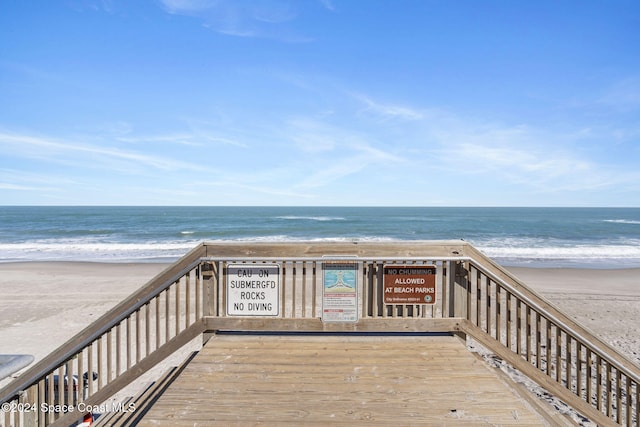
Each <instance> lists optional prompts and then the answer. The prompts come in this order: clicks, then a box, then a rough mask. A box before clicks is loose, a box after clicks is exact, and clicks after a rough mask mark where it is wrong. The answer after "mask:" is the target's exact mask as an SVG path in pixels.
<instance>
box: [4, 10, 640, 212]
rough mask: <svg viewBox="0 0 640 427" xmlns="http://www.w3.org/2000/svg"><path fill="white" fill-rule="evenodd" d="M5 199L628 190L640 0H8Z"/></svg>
mask: <svg viewBox="0 0 640 427" xmlns="http://www.w3.org/2000/svg"><path fill="white" fill-rule="evenodd" d="M0 204H4V205H16V204H18V205H23V204H26V205H356V206H359V205H362V206H369V205H375V206H377V205H380V206H389V205H400V206H442V205H444V206H640V2H638V1H617V0H612V1H568V0H566V1H556V0H554V1H548V0H537V1H515V0H514V1H507V0H502V1H492V0H487V1H477V0H459V1H455V0H446V1H445V0H442V1H436V0H433V1H429V0H420V1H411V0H388V1H374V0H368V1H365V0H306V1H305V0H299V1H294V0H256V1H244V0H157V1H151V0H148V1H144V0H140V1H125V0H103V1H98V0H51V1H45V0H41V1H3V2H1V3H0Z"/></svg>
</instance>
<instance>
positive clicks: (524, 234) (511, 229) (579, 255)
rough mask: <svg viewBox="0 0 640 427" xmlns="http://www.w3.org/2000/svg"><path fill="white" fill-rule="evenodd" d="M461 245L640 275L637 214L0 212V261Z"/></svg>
mask: <svg viewBox="0 0 640 427" xmlns="http://www.w3.org/2000/svg"><path fill="white" fill-rule="evenodd" d="M398 240H401V241H411V240H464V241H467V242H469V243H471V244H472V245H474V246H475V247H476V248H478V249H479V250H481V251H482V252H483V253H485V254H486V255H487V256H489V257H491V258H492V259H494V260H496V261H497V262H498V263H500V264H502V265H505V266H527V267H576V268H635V267H640V208H542V207H541V208H535V207H527V208H522V207H511V208H510V207H285V206H283V207H259V206H254V207H244V206H234V207H220V206H211V207H209V206H191V207H189V206H0V262H17V261H94V262H174V261H175V260H177V259H179V258H180V257H182V256H183V255H184V254H186V253H187V252H188V251H189V250H191V249H193V248H194V247H195V246H196V245H198V244H199V243H201V242H204V241H208V242H256V241H258V242H301V241H310V242H330V241H362V242H385V241H398Z"/></svg>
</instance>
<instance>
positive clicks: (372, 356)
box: [138, 334, 548, 426]
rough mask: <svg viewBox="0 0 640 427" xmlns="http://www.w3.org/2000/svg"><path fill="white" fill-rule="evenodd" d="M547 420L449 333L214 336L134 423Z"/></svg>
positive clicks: (449, 423) (504, 423)
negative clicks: (147, 410) (140, 419)
mask: <svg viewBox="0 0 640 427" xmlns="http://www.w3.org/2000/svg"><path fill="white" fill-rule="evenodd" d="M327 424H331V425H349V426H353V425H360V424H362V425H406V426H409V425H430V426H445V425H446V426H474V425H502V426H507V425H528V426H531V425H547V424H548V423H547V422H546V421H545V420H544V418H543V417H542V416H541V415H540V414H538V413H536V412H535V411H534V410H533V408H532V407H531V406H530V405H529V404H528V403H527V402H526V401H525V400H524V399H523V398H522V397H521V396H519V395H518V394H517V393H516V392H515V391H514V389H512V388H511V387H510V386H509V385H508V384H507V382H505V381H504V379H502V378H500V376H499V375H497V373H496V372H495V371H494V370H492V368H489V367H488V366H487V365H486V364H485V363H484V362H483V361H482V360H480V359H479V358H478V357H476V356H475V355H473V354H472V353H470V352H469V351H468V350H467V349H466V347H465V345H464V344H463V342H462V341H461V340H459V339H458V338H456V337H453V336H450V335H446V336H402V335H400V336H398V335H385V336H375V335H374V336H371V335H369V336H364V335H353V334H352V335H322V334H317V335H217V336H214V337H213V338H212V339H211V340H209V342H208V343H207V344H206V345H205V346H204V347H203V349H202V350H201V351H200V353H199V354H198V355H197V356H196V357H195V358H194V359H193V360H192V361H191V362H190V363H189V364H188V365H187V366H186V368H185V369H184V371H182V373H181V374H180V375H179V376H178V378H177V379H176V380H175V381H174V382H173V383H172V384H171V385H170V386H169V387H168V389H167V390H166V391H165V392H164V393H163V394H162V396H160V398H159V399H158V401H157V402H156V403H155V404H154V405H153V407H152V408H151V409H150V410H149V412H148V413H147V414H146V415H145V416H144V418H143V420H142V421H141V422H140V424H138V425H140V426H196V425H198V426H203V425H207V426H209V425H243V426H245V425H327Z"/></svg>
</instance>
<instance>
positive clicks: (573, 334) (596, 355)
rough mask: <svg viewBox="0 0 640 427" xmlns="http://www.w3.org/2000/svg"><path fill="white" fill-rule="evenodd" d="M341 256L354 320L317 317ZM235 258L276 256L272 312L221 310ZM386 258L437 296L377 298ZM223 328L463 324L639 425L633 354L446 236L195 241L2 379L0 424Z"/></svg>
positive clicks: (624, 421)
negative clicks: (416, 270) (352, 275)
mask: <svg viewBox="0 0 640 427" xmlns="http://www.w3.org/2000/svg"><path fill="white" fill-rule="evenodd" d="M336 260H348V261H349V262H353V263H355V264H356V265H357V266H358V268H357V277H358V279H357V286H358V298H357V304H358V307H357V312H358V316H357V318H358V320H357V321H355V322H323V321H322V318H323V307H322V301H323V283H322V266H323V265H325V263H328V262H332V261H336ZM231 264H233V265H236V264H247V265H250V266H251V265H264V264H268V265H277V266H278V267H279V282H280V283H279V287H280V288H279V296H278V310H277V315H274V316H268V317H266V316H253V315H252V316H244V315H243V316H238V315H230V314H229V313H228V311H229V310H228V308H229V307H228V303H229V298H228V295H227V293H226V291H227V279H228V266H229V265H231ZM393 265H399V266H405V265H409V266H412V267H420V266H435V273H436V274H435V285H436V300H435V303H434V304H385V302H384V295H383V281H384V276H383V266H393ZM224 330H230V331H250V330H257V331H297V332H347V331H354V332H368V331H385V332H427V331H430V332H452V333H457V334H460V335H467V336H468V337H470V338H471V339H474V340H475V341H477V342H478V343H480V344H481V345H483V346H484V347H486V348H487V349H488V350H489V351H490V352H492V353H494V354H496V355H498V356H499V357H500V358H502V359H503V360H505V361H506V362H508V363H509V364H511V365H512V366H514V367H515V368H517V369H518V370H520V371H521V372H522V373H524V374H525V375H527V376H528V377H529V378H531V379H532V380H534V381H535V382H537V383H538V384H539V385H540V386H541V387H543V388H545V389H546V390H548V391H549V392H550V393H551V394H553V395H555V396H556V397H558V398H560V399H561V400H563V401H564V402H565V403H567V404H568V405H570V406H572V407H573V408H574V409H575V410H576V411H578V412H579V413H581V414H583V415H584V416H585V417H587V418H589V419H591V420H593V421H595V422H597V423H598V424H600V425H609V424H611V425H627V426H638V419H639V413H638V411H639V404H638V402H639V400H640V396H639V393H640V387H639V383H640V375H639V372H640V369H639V368H638V366H636V365H634V364H633V363H631V362H629V361H628V360H627V359H625V358H624V357H623V356H621V355H620V354H619V353H618V352H617V351H616V350H615V349H613V348H612V347H611V346H609V345H608V344H606V343H604V342H602V341H601V340H600V339H598V338H597V337H596V336H595V335H594V334H592V333H590V332H589V331H587V330H586V329H584V328H583V327H581V326H580V325H578V324H577V323H576V322H574V321H573V320H572V319H570V318H568V317H567V316H565V315H564V314H562V313H561V312H560V311H559V310H557V309H556V308H555V307H554V306H553V305H552V304H550V303H549V302H547V301H546V300H545V299H543V298H542V297H540V296H539V295H537V294H535V293H534V292H533V291H531V290H530V289H529V288H528V287H526V286H525V285H524V284H522V283H521V282H520V281H518V280H517V278H515V277H513V276H512V275H510V274H509V273H508V272H507V271H506V270H504V269H502V268H501V267H500V266H498V265H497V264H495V263H494V262H492V261H491V260H490V259H488V258H486V257H485V256H484V255H482V254H481V253H480V252H478V251H477V250H475V249H474V248H473V247H472V246H470V245H468V244H466V243H464V242H459V241H455V242H395V243H343V244H329V243H326V244H306V243H300V244H264V243H263V244H259V243H258V244H256V243H252V244H202V245H200V246H198V247H197V248H195V249H194V250H193V251H191V252H190V253H189V254H187V255H186V256H185V257H183V258H182V259H181V260H179V261H178V262H177V263H176V264H174V265H173V266H172V267H170V268H169V269H167V270H165V271H164V272H163V273H161V274H160V275H158V276H157V277H155V278H154V279H152V280H151V281H150V282H149V283H147V284H146V285H145V286H143V287H142V288H141V289H140V290H139V291H137V292H136V293H135V294H133V295H132V296H131V297H129V298H128V299H126V300H125V301H123V302H122V303H120V304H119V305H117V306H116V307H114V308H113V309H112V310H111V311H109V312H108V313H107V314H105V315H104V316H102V317H101V318H100V319H98V320H97V321H96V322H94V323H93V324H92V325H90V326H89V327H88V328H87V329H85V330H84V331H82V332H81V333H79V334H78V335H77V336H75V337H74V338H72V339H71V340H70V341H69V342H67V343H65V344H64V345H63V346H62V347H60V348H59V349H57V350H56V351H55V352H53V353H52V354H51V355H49V356H47V357H46V358H44V359H43V360H41V361H40V362H38V363H37V364H36V365H34V366H33V367H31V368H30V369H28V370H27V371H25V372H24V373H23V374H22V375H21V376H20V377H19V378H17V379H16V380H15V381H14V382H12V383H10V384H9V385H7V386H6V387H5V388H3V389H2V390H0V403H2V404H3V406H2V409H3V410H2V412H0V427H9V426H12V427H14V426H15V427H18V426H31V425H37V426H44V425H59V426H68V425H70V424H72V423H73V422H75V421H76V420H77V419H78V418H81V417H82V415H83V412H84V411H85V410H92V409H105V408H104V406H101V405H104V402H106V401H108V399H110V398H111V397H112V396H113V395H114V394H115V393H116V392H118V391H119V390H121V389H122V388H123V387H125V386H126V385H128V384H129V383H131V382H132V381H133V380H134V379H136V378H138V377H139V376H140V375H142V374H143V373H144V372H146V371H148V370H149V369H151V368H152V367H153V366H155V365H156V364H158V363H159V362H161V361H162V360H164V359H166V358H167V357H168V356H170V355H171V354H173V353H174V352H176V351H177V350H179V349H180V348H181V347H183V346H184V345H186V344H187V343H189V342H192V341H193V340H194V339H195V338H197V337H200V336H204V340H206V338H207V336H208V334H212V333H216V332H218V331H224ZM64 409H73V410H74V412H68V411H67V412H65V411H64ZM106 410H107V411H108V410H126V407H125V408H121V407H112V408H106ZM94 412H101V411H99V410H98V411H94ZM102 412H104V411H102Z"/></svg>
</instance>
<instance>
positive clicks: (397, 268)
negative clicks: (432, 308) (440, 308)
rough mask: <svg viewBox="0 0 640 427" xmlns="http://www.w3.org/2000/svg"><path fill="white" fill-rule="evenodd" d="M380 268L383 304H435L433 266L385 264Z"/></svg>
mask: <svg viewBox="0 0 640 427" xmlns="http://www.w3.org/2000/svg"><path fill="white" fill-rule="evenodd" d="M382 268H383V278H384V303H385V304H435V302H436V267H435V266H432V265H426V266H422V265H420V266H416V265H385V266H383V267H382Z"/></svg>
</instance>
